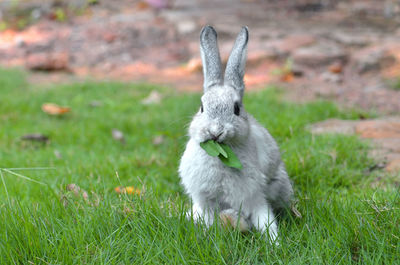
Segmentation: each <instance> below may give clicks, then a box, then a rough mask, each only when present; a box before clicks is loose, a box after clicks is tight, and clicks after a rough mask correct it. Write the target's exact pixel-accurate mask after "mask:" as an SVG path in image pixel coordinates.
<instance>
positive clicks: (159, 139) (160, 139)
mask: <svg viewBox="0 0 400 265" xmlns="http://www.w3.org/2000/svg"><path fill="white" fill-rule="evenodd" d="M163 142H164V136H163V135H157V136H156V137H154V138H153V145H160V144H162V143H163Z"/></svg>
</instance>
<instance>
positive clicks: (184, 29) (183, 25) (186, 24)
mask: <svg viewBox="0 0 400 265" xmlns="http://www.w3.org/2000/svg"><path fill="white" fill-rule="evenodd" d="M176 28H177V30H178V33H179V34H189V33H192V32H194V31H195V30H196V29H197V25H196V22H194V21H193V20H188V19H186V20H179V21H177V24H176Z"/></svg>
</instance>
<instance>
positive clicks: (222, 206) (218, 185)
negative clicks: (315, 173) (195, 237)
mask: <svg viewBox="0 0 400 265" xmlns="http://www.w3.org/2000/svg"><path fill="white" fill-rule="evenodd" d="M248 35H249V33H248V29H247V27H243V28H242V29H241V31H240V33H239V34H238V36H237V38H236V41H235V44H234V46H233V49H232V51H231V54H230V56H229V59H228V62H227V66H226V69H225V75H224V78H223V76H222V64H221V59H220V55H219V50H218V44H217V33H216V31H215V30H214V28H213V27H211V26H205V27H204V28H203V29H202V31H201V33H200V53H201V58H202V62H203V74H204V84H203V89H204V94H203V95H202V97H201V104H200V109H199V111H198V112H197V113H196V114H195V115H194V117H193V120H192V122H191V123H190V126H189V138H190V139H189V141H188V143H187V145H186V149H185V151H184V153H183V155H182V157H181V160H180V165H179V170H178V171H179V175H180V178H181V184H182V185H183V187H184V189H185V192H186V193H187V194H188V195H189V196H190V197H191V200H192V209H191V211H190V213H188V215H189V216H190V217H192V218H193V220H194V221H195V222H197V221H199V220H202V221H203V222H204V223H205V224H206V226H210V225H211V224H213V222H214V218H216V216H219V217H220V218H221V220H222V221H223V222H224V223H226V220H229V221H228V222H229V223H231V225H234V224H235V223H236V222H238V223H239V227H240V230H245V229H247V228H255V229H257V230H259V231H261V233H263V234H265V235H268V236H269V239H270V240H272V241H273V242H275V240H276V239H277V236H278V227H277V222H276V219H275V214H276V211H279V210H282V209H284V208H286V207H287V206H289V205H290V203H291V200H292V199H293V188H292V183H291V181H290V180H289V177H288V174H287V173H286V169H285V165H284V163H283V162H282V160H281V157H280V153H279V148H278V146H277V143H276V142H275V140H274V139H273V138H272V136H271V135H270V134H269V132H268V131H267V129H265V128H264V127H263V126H262V125H260V124H259V123H258V122H257V121H256V120H255V118H253V117H252V116H251V115H250V114H248V113H247V112H246V111H245V109H244V106H243V93H244V88H245V84H244V80H243V77H244V70H245V64H246V57H247V42H248ZM207 140H214V141H217V142H221V143H225V144H227V145H228V146H230V147H231V148H232V150H233V152H234V153H235V154H236V155H237V157H238V158H239V160H240V161H241V163H242V165H243V168H242V169H236V168H231V167H228V166H226V165H224V164H223V163H222V162H221V161H220V159H219V158H218V157H211V156H210V155H208V154H207V153H206V152H205V151H204V150H203V149H202V148H201V147H200V143H202V142H204V141H207Z"/></svg>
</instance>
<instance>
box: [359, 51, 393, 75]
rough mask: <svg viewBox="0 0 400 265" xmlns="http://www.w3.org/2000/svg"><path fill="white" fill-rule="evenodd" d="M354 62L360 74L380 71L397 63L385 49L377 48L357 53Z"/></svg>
mask: <svg viewBox="0 0 400 265" xmlns="http://www.w3.org/2000/svg"><path fill="white" fill-rule="evenodd" d="M353 61H354V63H355V65H356V68H357V71H358V73H360V74H363V73H366V72H369V71H376V70H380V69H382V68H384V67H387V66H390V65H391V64H393V63H394V62H395V58H394V57H393V55H391V54H390V53H389V52H388V51H387V50H386V49H385V48H384V47H380V46H375V47H368V48H365V49H362V50H361V51H358V52H355V53H354V55H353Z"/></svg>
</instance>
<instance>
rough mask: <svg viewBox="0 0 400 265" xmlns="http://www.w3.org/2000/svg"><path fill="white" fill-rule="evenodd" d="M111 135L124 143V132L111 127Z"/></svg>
mask: <svg viewBox="0 0 400 265" xmlns="http://www.w3.org/2000/svg"><path fill="white" fill-rule="evenodd" d="M112 137H113V138H114V139H115V140H117V141H120V142H121V143H123V144H124V143H125V137H124V134H123V133H122V132H121V131H120V130H117V129H112Z"/></svg>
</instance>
